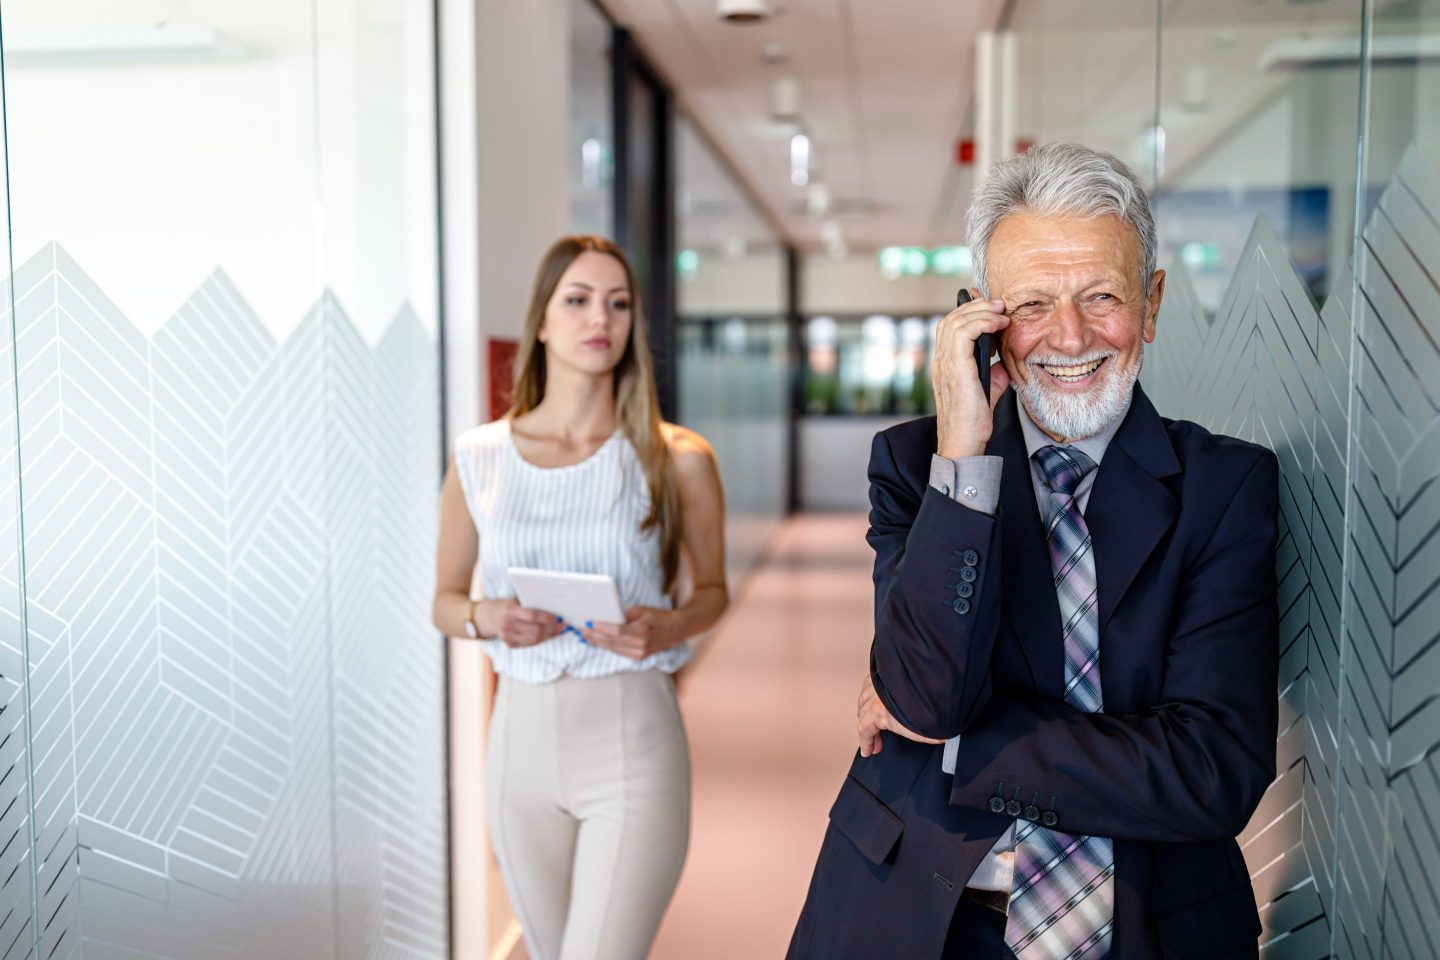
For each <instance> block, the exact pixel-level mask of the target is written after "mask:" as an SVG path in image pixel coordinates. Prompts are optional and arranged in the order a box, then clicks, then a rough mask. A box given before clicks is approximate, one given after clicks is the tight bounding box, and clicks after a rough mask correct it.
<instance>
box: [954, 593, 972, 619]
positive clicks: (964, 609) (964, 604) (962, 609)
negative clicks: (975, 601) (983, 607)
mask: <svg viewBox="0 0 1440 960" xmlns="http://www.w3.org/2000/svg"><path fill="white" fill-rule="evenodd" d="M953 606H954V608H955V612H956V613H958V614H960V616H962V617H963V616H965V614H967V613H969V612H970V601H969V600H966V599H964V598H963V597H962V598H961V599H959V600H956V601H955V603H954V604H953Z"/></svg>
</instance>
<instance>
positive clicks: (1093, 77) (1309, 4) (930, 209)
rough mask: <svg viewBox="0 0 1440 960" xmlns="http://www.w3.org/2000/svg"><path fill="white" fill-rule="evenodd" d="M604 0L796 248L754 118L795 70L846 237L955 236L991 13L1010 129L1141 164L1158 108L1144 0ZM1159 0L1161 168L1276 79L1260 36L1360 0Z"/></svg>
mask: <svg viewBox="0 0 1440 960" xmlns="http://www.w3.org/2000/svg"><path fill="white" fill-rule="evenodd" d="M603 2H604V5H605V7H606V9H607V10H608V11H609V13H610V14H611V15H612V16H613V17H614V18H615V19H616V20H617V22H619V23H620V25H621V26H624V27H627V28H629V29H630V30H632V31H633V32H634V34H635V35H636V38H637V41H638V43H639V45H640V46H641V48H642V49H643V50H644V52H645V53H646V55H647V56H648V57H649V59H650V60H651V61H652V62H653V63H654V64H655V65H656V67H657V68H658V69H659V70H660V72H661V73H662V74H663V75H664V77H665V78H666V80H667V81H668V82H669V83H670V84H671V86H672V87H673V88H674V89H675V91H676V95H677V99H678V102H679V104H680V106H681V108H682V109H683V110H684V111H686V112H687V113H689V114H690V115H691V116H692V117H693V118H694V119H695V121H696V123H697V124H698V125H699V126H701V127H703V128H704V129H705V130H706V131H707V132H708V133H709V135H710V137H711V138H712V139H713V140H714V142H715V143H716V144H717V145H718V147H719V149H720V151H721V152H722V153H723V154H724V155H725V157H726V158H727V159H728V161H729V163H730V165H731V166H733V167H734V169H735V170H736V171H737V172H738V173H739V175H740V177H741V178H742V179H743V180H744V181H745V182H746V184H748V186H749V187H750V189H751V191H752V192H753V193H754V194H755V195H756V196H757V197H758V198H759V200H760V202H761V203H762V204H763V205H764V206H765V207H766V208H767V209H768V211H769V212H770V214H771V216H772V218H773V219H774V220H776V221H777V222H778V223H779V224H780V225H781V227H782V228H783V230H784V231H785V233H786V234H787V235H788V238H789V239H790V240H792V241H794V242H795V243H797V244H798V245H799V246H800V247H801V248H802V249H804V250H817V249H820V248H821V247H822V233H821V231H822V223H823V221H822V220H821V219H820V218H816V217H812V216H810V215H809V214H807V213H806V212H805V202H804V201H805V188H802V187H795V186H792V185H791V183H790V176H789V174H790V167H789V140H790V135H791V133H792V132H793V131H792V129H789V128H786V127H784V126H781V125H779V124H776V123H774V122H773V121H771V120H770V119H769V118H768V104H769V92H770V87H771V84H772V83H773V81H774V79H775V78H776V77H777V76H780V75H782V74H788V75H792V76H795V77H797V78H798V79H799V82H800V86H801V90H802V112H803V115H804V118H805V121H804V126H805V132H806V133H808V134H809V135H810V137H811V139H812V142H813V144H814V148H813V149H814V157H815V164H816V168H817V169H816V175H815V179H817V180H818V181H820V182H823V183H824V184H825V185H826V186H827V187H828V189H829V192H830V195H831V201H832V210H831V213H830V215H829V217H828V218H827V219H831V220H835V221H838V222H839V224H840V225H841V229H842V230H843V234H844V238H845V242H846V244H847V246H848V247H849V248H850V249H851V250H855V251H868V250H872V249H875V248H878V247H881V246H886V245H890V244H917V245H924V246H933V245H939V244H944V243H957V242H960V241H961V240H962V239H963V215H964V210H965V206H966V202H967V198H968V196H969V193H970V190H971V188H972V186H973V182H972V178H971V176H970V172H969V168H964V167H960V166H959V165H957V163H956V160H955V147H956V142H957V140H958V139H959V138H961V137H965V136H970V135H972V133H973V129H972V126H973V104H972V101H973V77H974V49H975V36H976V34H977V32H979V31H981V30H986V29H993V28H994V27H995V26H997V25H998V24H999V22H1000V19H1001V17H1002V15H1003V16H1006V17H1007V18H1008V25H1009V27H1010V28H1011V29H1013V30H1015V31H1017V33H1018V35H1019V44H1020V46H1019V51H1020V64H1021V67H1020V73H1019V77H1018V82H1019V87H1018V97H1017V113H1018V120H1019V133H1020V135H1021V136H1025V137H1030V138H1032V139H1034V140H1036V141H1037V142H1043V141H1045V140H1049V139H1054V138H1056V137H1060V136H1070V137H1076V138H1079V139H1083V140H1085V141H1086V142H1087V143H1091V144H1092V145H1094V146H1097V147H1102V148H1105V149H1109V150H1111V151H1113V152H1115V153H1117V154H1118V155H1119V156H1121V157H1122V159H1125V160H1127V161H1129V162H1131V163H1132V164H1133V165H1134V166H1135V167H1136V169H1137V172H1138V173H1140V175H1141V176H1142V177H1144V178H1145V179H1147V180H1150V179H1151V178H1152V177H1153V175H1154V163H1153V152H1152V151H1151V150H1150V148H1149V146H1148V141H1147V139H1146V136H1145V135H1146V130H1147V128H1148V127H1149V126H1150V124H1152V123H1153V121H1154V117H1155V109H1156V105H1157V97H1156V76H1157V69H1156V66H1157V65H1156V54H1155V49H1156V37H1157V4H1156V3H1155V2H1152V0H1084V2H1077V0H771V8H772V12H773V15H772V16H771V17H770V18H769V19H768V20H765V21H763V22H761V23H758V24H752V25H735V24H728V23H723V22H721V21H720V20H718V19H717V18H716V16H715V0H603ZM1007 2H1008V3H1009V4H1010V9H1009V10H1008V11H1007V10H1006V5H1007ZM1161 2H1162V3H1163V7H1164V14H1163V18H1164V26H1165V31H1164V33H1163V34H1161V36H1162V38H1163V47H1162V49H1163V51H1164V56H1165V63H1164V64H1162V65H1161V66H1162V70H1161V71H1160V77H1161V96H1160V98H1159V101H1160V102H1159V106H1160V111H1161V117H1162V122H1163V123H1164V124H1165V125H1166V126H1167V132H1169V133H1170V136H1169V138H1168V139H1169V144H1170V146H1169V149H1168V151H1167V157H1166V169H1167V172H1168V171H1170V170H1174V169H1178V168H1183V167H1184V166H1185V165H1186V164H1188V163H1189V161H1190V160H1191V159H1192V158H1193V156H1194V155H1195V153H1196V152H1197V151H1202V150H1203V149H1204V148H1205V147H1206V145H1208V144H1209V143H1211V142H1213V140H1214V139H1215V138H1216V137H1218V136H1223V135H1224V131H1225V130H1226V129H1227V128H1228V127H1229V126H1231V125H1232V124H1234V123H1235V122H1237V121H1238V120H1239V119H1241V118H1242V117H1244V116H1247V115H1251V114H1252V113H1253V111H1254V110H1256V109H1257V108H1258V106H1259V105H1260V104H1262V103H1263V102H1264V101H1265V100H1266V98H1267V97H1273V96H1274V95H1275V93H1276V90H1277V89H1278V88H1279V87H1281V86H1283V84H1284V82H1285V76H1284V74H1283V72H1282V73H1279V74H1275V73H1262V72H1261V71H1260V70H1259V68H1258V66H1257V61H1258V55H1259V52H1260V51H1261V50H1263V49H1264V48H1265V46H1267V45H1268V44H1269V43H1271V42H1273V41H1274V40H1277V39H1295V38H1298V37H1305V36H1317V35H1319V36H1325V35H1333V34H1336V33H1342V34H1343V33H1347V32H1348V33H1353V32H1355V31H1357V30H1358V28H1359V22H1360V11H1361V0H1161ZM768 42H779V43H780V44H782V45H783V47H784V50H785V55H786V58H785V61H784V63H782V64H780V65H773V64H767V63H765V62H764V61H763V60H762V57H761V47H762V45H764V44H766V43H768ZM1187 66H1201V67H1203V68H1204V70H1205V73H1206V77H1205V89H1206V90H1207V93H1208V100H1209V101H1210V102H1209V104H1208V105H1207V106H1205V107H1204V108H1203V109H1200V110H1195V109H1190V108H1184V107H1182V106H1181V105H1180V98H1181V95H1182V92H1183V89H1182V88H1183V83H1184V80H1185V77H1184V69H1185V67H1187ZM1172 124H1173V125H1174V129H1168V128H1169V127H1170V126H1171V125H1172ZM682 162H683V161H682ZM694 189H695V191H696V192H697V193H702V192H707V188H704V187H703V186H701V185H699V184H698V183H697V184H695V185H694ZM709 192H714V190H713V189H712V190H709ZM682 200H683V198H682ZM750 226H753V224H752V225H750Z"/></svg>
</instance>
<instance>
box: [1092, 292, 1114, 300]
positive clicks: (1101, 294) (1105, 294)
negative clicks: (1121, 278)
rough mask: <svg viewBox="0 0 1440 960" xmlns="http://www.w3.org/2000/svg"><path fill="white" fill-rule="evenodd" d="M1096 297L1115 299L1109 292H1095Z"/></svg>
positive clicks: (1098, 298) (1099, 298)
mask: <svg viewBox="0 0 1440 960" xmlns="http://www.w3.org/2000/svg"><path fill="white" fill-rule="evenodd" d="M1095 299H1096V300H1114V299H1115V297H1114V296H1112V295H1111V294H1108V293H1097V294H1095Z"/></svg>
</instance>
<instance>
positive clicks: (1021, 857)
mask: <svg viewBox="0 0 1440 960" xmlns="http://www.w3.org/2000/svg"><path fill="white" fill-rule="evenodd" d="M969 234H970V236H969V239H970V244H971V249H972V250H973V252H974V258H975V267H976V275H977V279H978V281H979V284H980V288H979V290H978V291H976V292H977V293H978V298H977V299H976V300H974V301H972V302H971V303H968V304H966V305H964V306H962V307H960V308H958V309H956V310H955V311H954V312H953V313H951V314H950V315H949V316H948V317H946V318H945V320H944V321H943V322H942V323H941V324H940V328H939V330H938V332H937V336H936V344H935V355H934V360H933V369H932V376H931V380H932V382H933V383H934V389H935V406H936V416H934V417H926V418H923V419H920V420H914V421H911V422H909V423H906V424H902V425H900V426H898V427H895V428H892V429H890V430H887V431H884V432H883V433H881V434H879V435H877V436H876V438H875V442H874V445H873V447H872V450H871V459H870V500H871V506H872V510H871V514H870V532H869V535H868V539H869V542H870V544H871V546H872V547H873V548H874V549H875V639H874V643H873V645H872V647H871V656H870V672H869V675H868V676H867V677H866V679H865V682H864V684H863V686H862V688H861V692H860V698H859V703H858V707H857V714H858V730H857V732H858V736H859V741H860V749H859V751H858V753H857V755H856V757H855V760H854V762H853V763H852V764H851V767H850V771H849V773H848V775H847V776H846V777H845V780H844V782H843V784H842V786H841V788H840V793H839V796H838V797H837V798H836V801H835V804H834V806H833V808H832V809H831V811H830V825H829V828H828V830H827V831H826V834H825V840H824V843H823V845H822V847H821V850H820V857H819V862H818V863H817V865H816V868H815V876H814V879H813V881H812V882H811V886H810V891H809V896H808V898H807V900H806V904H805V907H804V910H803V911H802V913H801V916H800V921H799V924H798V925H797V927H796V930H795V935H794V938H793V939H792V942H791V945H790V953H789V956H790V958H791V960H810V958H813V960H845V958H854V960H862V958H863V960H875V958H882V957H895V958H905V960H922V958H943V960H948V958H962V957H963V958H976V960H989V958H997V960H1009V958H1012V957H1019V958H1021V960H1104V958H1112V960H1150V958H1162V957H1163V958H1171V957H1174V958H1187V960H1188V958H1242V957H1243V958H1254V957H1255V956H1256V955H1257V946H1256V938H1257V935H1258V934H1259V932H1260V925H1259V919H1258V916H1257V912H1256V908H1255V902H1254V895H1253V892H1252V890H1251V887H1250V879H1249V875H1248V872H1247V870H1246V866H1245V862H1244V860H1243V859H1242V857H1241V854H1240V849H1239V847H1238V846H1237V844H1236V842H1235V836H1236V834H1238V833H1239V832H1240V830H1241V829H1242V828H1243V827H1244V826H1245V824H1246V822H1247V821H1248V820H1249V818H1250V815H1251V814H1252V813H1253V812H1254V810H1255V808H1256V806H1257V805H1258V803H1259V801H1260V797H1261V795H1262V794H1263V793H1264V791H1265V788H1266V787H1267V785H1268V784H1269V783H1270V781H1271V779H1272V778H1273V777H1274V773H1275V734H1276V689H1275V684H1276V673H1277V652H1278V628H1277V618H1278V613H1277V609H1276V599H1275V564H1274V551H1275V537H1276V522H1277V475H1278V465H1277V461H1276V459H1275V456H1274V455H1273V454H1272V453H1270V452H1269V451H1268V450H1265V449H1263V448H1261V447H1257V446H1255V445H1253V444H1249V443H1245V442H1242V441H1239V440H1234V439H1231V438H1229V437H1222V436H1217V435H1214V434H1211V433H1209V432H1207V431H1205V430H1204V429H1202V428H1200V427H1198V426H1196V425H1195V424H1193V423H1188V422H1185V421H1172V420H1167V419H1164V418H1162V417H1161V416H1160V415H1159V414H1158V413H1157V412H1156V411H1155V408H1154V407H1153V406H1152V405H1151V404H1150V401H1149V400H1148V399H1147V398H1146V397H1145V393H1144V391H1143V390H1142V389H1141V388H1140V386H1139V385H1138V383H1137V378H1138V376H1139V372H1140V364H1141V359H1142V356H1143V354H1144V348H1145V344H1147V343H1150V342H1153V341H1154V339H1155V332H1156V314H1157V312H1158V310H1159V308H1160V301H1161V298H1162V296H1163V295H1164V290H1165V274H1164V271H1161V270H1157V269H1156V268H1155V249H1156V242H1155V225H1154V221H1153V219H1152V216H1151V212H1150V204H1149V199H1148V198H1147V196H1146V194H1145V191H1144V189H1143V188H1142V187H1141V186H1140V184H1139V183H1138V182H1137V181H1136V179H1135V176H1134V174H1132V173H1131V172H1130V170H1129V169H1128V168H1126V167H1125V165H1124V164H1122V163H1120V161H1118V160H1116V159H1115V158H1114V157H1111V156H1109V155H1108V154H1103V153H1099V152H1097V151H1094V150H1090V149H1088V148H1085V147H1082V146H1079V145H1077V144H1072V143H1053V144H1048V145H1046V146H1043V147H1038V148H1036V149H1034V150H1031V151H1030V152H1028V153H1026V154H1024V155H1022V156H1019V157H1015V158H1013V159H1011V160H1008V161H1006V162H1005V163H1002V164H1000V165H998V166H997V167H996V168H995V169H994V170H993V171H992V172H991V173H990V175H989V176H988V177H987V178H986V179H985V180H984V181H983V182H982V183H981V184H980V185H979V186H978V187H977V188H976V191H975V196H974V198H973V200H972V202H971V207H970V214H969ZM986 333H988V334H992V335H996V336H998V338H999V354H1000V360H1001V363H1000V364H997V365H996V366H995V367H994V369H993V372H992V374H991V386H990V395H989V396H988V397H987V396H985V395H984V394H983V392H982V389H981V386H980V381H979V377H978V373H977V370H976V365H975V361H974V359H973V347H974V344H975V342H976V341H977V339H978V338H979V337H980V335H981V334H986Z"/></svg>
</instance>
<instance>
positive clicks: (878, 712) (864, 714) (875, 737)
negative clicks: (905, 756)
mask: <svg viewBox="0 0 1440 960" xmlns="http://www.w3.org/2000/svg"><path fill="white" fill-rule="evenodd" d="M855 716H856V718H857V719H856V722H855V733H856V735H857V736H858V737H859V738H860V756H862V757H873V756H874V755H875V754H877V753H879V752H880V748H881V747H882V746H883V744H882V743H881V740H880V732H881V731H882V730H888V731H889V732H891V733H898V734H899V735H900V736H902V737H904V738H905V739H906V740H914V741H915V742H916V743H944V742H945V741H944V740H931V739H930V738H929V737H922V736H920V734H918V733H915V732H914V731H913V730H910V729H908V728H906V727H903V726H901V725H900V722H899V721H897V720H896V719H895V718H894V717H892V716H891V715H890V711H889V710H887V709H885V704H884V703H882V702H881V700H880V697H879V696H878V695H877V694H876V693H875V683H874V681H872V680H871V679H870V675H869V674H868V673H867V674H866V675H865V682H864V683H862V684H861V685H860V698H859V700H858V701H857V702H856V705H855Z"/></svg>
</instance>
